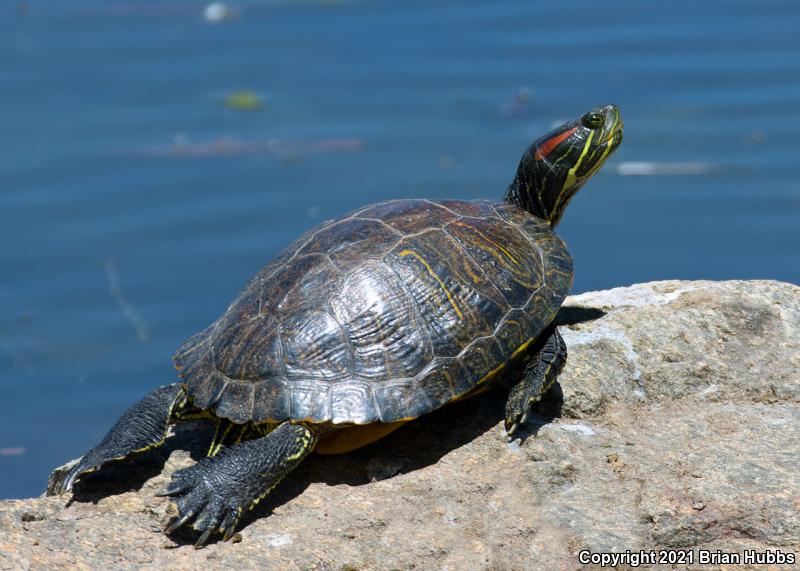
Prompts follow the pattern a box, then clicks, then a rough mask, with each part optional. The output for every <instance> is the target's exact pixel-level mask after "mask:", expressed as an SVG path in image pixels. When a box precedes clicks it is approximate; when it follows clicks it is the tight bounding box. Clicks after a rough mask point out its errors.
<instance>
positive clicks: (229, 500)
mask: <svg viewBox="0 0 800 571" xmlns="http://www.w3.org/2000/svg"><path fill="white" fill-rule="evenodd" d="M316 443H317V435H316V433H315V432H314V431H313V430H312V429H311V428H309V427H307V426H305V425H303V424H291V423H289V422H284V423H283V424H280V425H279V426H278V427H277V428H275V430H273V431H272V432H270V433H269V434H267V435H266V436H262V437H260V438H254V439H252V440H245V441H243V442H239V443H237V444H233V445H231V446H226V447H223V448H222V449H221V450H220V451H218V452H217V453H216V454H215V455H213V456H208V457H206V458H203V459H202V460H201V461H200V462H198V463H197V464H195V465H194V466H191V467H189V468H183V469H182V470H178V471H177V472H175V473H174V474H173V475H172V482H171V483H170V485H169V487H168V488H167V489H166V490H164V491H163V492H161V493H160V494H158V495H159V496H173V497H174V498H175V503H176V505H177V507H178V512H179V516H178V518H177V519H176V520H175V521H174V522H172V524H170V526H169V527H168V528H167V533H170V532H172V531H174V530H175V529H177V528H179V527H180V526H182V525H183V524H185V523H186V522H188V521H190V520H192V519H194V523H193V524H192V527H193V528H194V529H195V530H197V531H199V532H201V534H200V537H199V538H198V539H197V542H196V543H195V547H201V546H202V545H203V544H204V543H205V542H206V541H207V540H208V538H209V537H210V536H211V534H212V533H213V532H214V531H220V532H222V533H224V537H223V540H227V539H228V538H230V536H231V535H233V532H234V530H235V529H236V525H237V524H238V523H239V520H240V519H241V517H242V516H243V515H244V513H245V512H246V511H248V510H250V509H252V508H254V507H255V506H256V504H258V502H260V501H261V500H262V499H263V498H265V497H266V496H267V494H269V492H270V491H271V490H272V489H273V488H274V487H275V486H276V485H277V484H278V482H280V481H281V480H282V479H283V477H284V476H286V475H287V474H288V473H289V472H291V471H292V470H294V468H296V467H297V465H298V464H300V462H301V461H302V460H303V458H305V457H306V456H307V455H308V453H309V452H311V451H312V450H313V449H314V446H315V445H316Z"/></svg>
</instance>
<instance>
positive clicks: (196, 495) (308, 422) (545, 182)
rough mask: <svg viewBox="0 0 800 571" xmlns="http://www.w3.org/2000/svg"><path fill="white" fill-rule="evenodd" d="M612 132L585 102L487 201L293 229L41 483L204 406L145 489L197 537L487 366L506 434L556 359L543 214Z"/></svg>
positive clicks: (120, 454)
mask: <svg viewBox="0 0 800 571" xmlns="http://www.w3.org/2000/svg"><path fill="white" fill-rule="evenodd" d="M622 133H623V123H622V119H621V115H620V112H619V109H618V108H617V107H616V106H615V105H603V106H598V107H595V108H592V109H590V110H589V111H587V112H586V113H584V114H582V115H580V116H579V117H578V118H577V119H575V120H572V121H569V122H567V123H564V124H563V125H561V126H559V127H557V128H555V129H554V130H552V131H551V132H549V133H548V134H546V135H544V136H543V137H541V138H539V139H537V140H536V141H534V142H533V143H532V144H531V145H530V146H529V147H528V148H527V149H526V150H525V152H524V153H523V156H522V159H521V160H520V162H519V166H518V168H517V171H516V175H515V176H514V178H513V180H512V182H511V183H510V185H509V186H508V188H507V190H506V193H505V196H504V199H503V200H502V201H490V200H479V201H461V200H454V199H442V200H429V199H402V200H390V201H387V202H380V203H376V204H371V205H368V206H365V207H363V208H360V209H358V210H356V211H354V212H352V213H350V214H348V215H346V216H344V217H342V218H339V219H336V220H330V221H327V222H324V223H323V224H321V225H319V226H317V227H316V228H314V229H312V230H310V231H308V232H307V233H306V234H304V235H303V236H301V237H300V238H299V239H297V240H296V241H295V242H294V243H292V244H291V245H290V246H289V247H288V248H287V249H286V250H284V251H283V252H282V253H281V254H279V255H278V256H277V257H276V258H275V259H274V260H272V261H271V262H269V263H268V264H267V265H266V266H264V267H263V268H262V269H261V270H260V271H259V272H258V273H257V274H256V275H255V276H254V277H253V278H252V279H251V280H250V281H249V282H248V283H247V284H246V286H245V288H244V289H243V290H242V292H241V293H240V294H239V296H238V297H237V298H236V299H235V300H234V301H233V303H231V304H230V306H229V307H228V309H227V310H226V311H225V312H224V313H223V314H222V316H220V317H219V318H218V319H217V320H216V321H214V322H213V323H212V324H211V325H210V326H209V327H207V328H206V329H204V330H203V331H201V332H200V333H197V334H196V335H194V336H192V337H190V338H189V339H188V340H187V341H185V342H184V343H183V344H182V345H181V346H180V347H179V349H178V350H177V352H176V354H175V356H174V361H175V365H176V368H177V369H178V371H179V380H178V381H177V382H175V383H172V384H168V385H165V386H162V387H160V388H156V389H155V390H152V391H151V392H149V393H148V394H147V395H145V396H144V398H142V400H140V401H139V402H137V403H135V404H134V405H132V406H131V407H130V408H129V409H128V410H127V411H125V412H124V413H123V415H122V416H121V417H120V419H119V420H118V421H117V423H116V424H115V425H114V426H113V427H112V428H111V429H110V430H109V432H108V433H107V434H106V436H105V437H104V438H103V440H102V441H101V442H100V443H99V444H97V445H96V446H95V447H94V448H92V449H90V450H89V451H88V452H87V453H86V454H85V455H84V456H83V457H82V458H81V459H80V460H79V461H77V463H76V464H75V465H74V466H72V468H70V469H69V470H68V471H67V472H66V473H65V474H64V475H63V479H62V480H61V481H60V482H58V483H57V484H56V485H55V489H54V490H53V493H57V494H63V493H65V492H68V491H71V490H72V487H73V484H74V482H75V481H76V479H77V478H79V477H80V476H82V475H84V474H87V473H90V472H94V471H96V470H98V469H100V468H101V467H102V466H103V465H104V464H106V463H107V462H110V461H112V460H120V459H123V458H126V457H128V456H131V455H133V454H134V453H138V452H143V451H145V450H150V449H152V448H155V447H158V446H160V445H162V444H163V443H164V441H165V440H166V438H167V435H168V432H169V427H170V425H171V424H173V423H176V422H179V421H183V420H187V419H196V418H207V419H211V420H212V421H213V422H214V423H215V434H214V437H213V439H212V442H211V444H210V447H209V450H208V454H207V456H206V457H205V458H203V459H202V460H200V461H199V462H198V463H196V464H194V465H193V466H191V467H188V468H183V469H180V470H177V471H176V472H174V473H173V474H172V476H171V481H170V483H169V484H168V486H167V488H166V489H165V490H163V491H162V492H160V493H159V494H158V495H160V496H167V497H170V498H172V500H173V501H174V502H175V504H176V507H177V511H178V515H177V516H176V517H175V519H174V520H173V521H172V522H171V523H170V524H169V525H168V527H167V528H166V530H165V531H166V533H171V532H173V531H174V530H176V529H177V528H179V527H180V526H183V525H184V524H187V523H188V522H191V526H192V527H193V528H194V529H195V530H196V531H197V532H199V537H198V538H197V541H196V546H197V547H200V546H202V545H203V544H205V543H206V542H207V540H208V539H209V537H210V536H211V534H212V533H215V532H218V533H220V534H221V535H222V538H223V540H227V539H229V538H230V537H231V536H232V534H233V533H234V531H235V529H236V528H237V526H238V524H239V522H240V520H241V518H242V516H243V515H244V514H245V513H246V512H247V511H249V510H250V509H252V508H253V507H254V506H255V505H256V504H258V503H259V502H260V501H261V500H263V499H264V498H265V497H266V496H267V495H268V494H269V492H270V491H271V490H272V489H273V488H274V487H275V486H276V485H277V484H278V482H279V481H281V480H282V479H283V478H284V477H285V476H286V475H287V474H289V473H290V472H291V471H292V470H293V469H294V468H296V467H297V466H298V465H299V464H300V463H301V461H302V460H303V459H304V458H305V457H306V456H308V454H309V453H310V452H312V451H314V450H316V452H318V453H321V454H338V453H344V452H348V451H350V450H355V449H357V448H360V447H362V446H365V445H367V444H370V443H372V442H375V441H377V440H378V439H380V438H382V437H383V436H386V435H387V434H389V433H391V432H393V431H394V430H396V429H398V428H399V427H401V426H402V425H404V424H405V423H408V422H410V421H413V420H414V419H416V418H419V417H420V416H422V415H425V414H427V413H430V412H431V411H434V410H436V409H438V408H440V407H442V406H444V405H447V404H448V403H452V402H454V401H457V400H460V399H463V398H466V397H471V396H473V395H476V394H479V393H481V392H483V391H484V390H486V389H487V388H488V387H490V386H496V383H498V382H500V381H499V380H498V379H501V378H505V379H506V381H504V382H505V383H506V386H507V387H510V388H509V392H508V398H507V401H506V405H505V421H504V427H505V430H506V433H507V434H508V436H509V437H510V438H514V434H515V433H516V431H517V429H518V428H519V426H520V425H522V424H524V423H525V421H526V419H527V416H528V414H529V411H530V410H531V407H532V406H533V405H534V403H536V402H537V401H539V400H540V399H541V398H542V396H543V395H544V394H545V393H546V392H547V391H548V390H549V389H550V388H551V387H552V386H553V384H554V382H555V380H556V378H557V377H558V375H559V374H560V372H561V370H562V369H563V366H564V363H565V361H566V357H567V351H566V345H565V343H564V340H563V339H562V337H561V335H560V334H559V332H558V329H557V328H556V326H555V324H554V317H555V315H556V312H557V310H558V308H559V306H560V305H561V303H562V302H563V300H564V298H565V297H566V295H567V294H568V292H569V290H570V288H571V286H572V276H573V268H572V258H571V256H570V254H569V252H568V251H567V248H566V245H565V244H564V242H563V241H562V240H561V239H560V238H559V237H558V236H557V235H556V234H555V232H554V229H555V228H556V226H557V225H558V223H559V221H560V220H561V217H562V215H563V213H564V209H565V208H566V206H567V204H568V203H569V202H570V200H571V199H572V198H573V196H574V195H575V193H576V192H577V191H578V190H579V189H580V188H581V187H583V185H584V184H585V183H586V181H587V180H588V179H589V178H590V177H591V176H592V175H593V174H594V173H596V172H597V171H598V169H599V168H600V167H601V166H602V165H603V164H604V162H605V161H606V159H608V157H609V156H610V155H611V153H612V152H613V151H614V150H615V149H616V148H617V147H618V146H619V144H620V142H621V141H622ZM510 371H514V374H513V375H510V376H511V377H512V378H511V380H510V381H509V380H508V377H509V372H510ZM501 373H502V374H501Z"/></svg>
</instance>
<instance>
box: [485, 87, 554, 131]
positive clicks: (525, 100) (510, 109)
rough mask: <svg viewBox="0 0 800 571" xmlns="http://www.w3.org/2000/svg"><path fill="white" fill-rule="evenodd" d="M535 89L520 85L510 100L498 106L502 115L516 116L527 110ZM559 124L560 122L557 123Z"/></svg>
mask: <svg viewBox="0 0 800 571" xmlns="http://www.w3.org/2000/svg"><path fill="white" fill-rule="evenodd" d="M534 93H535V91H534V90H533V89H532V88H530V87H520V88H519V89H518V90H517V92H516V93H515V94H514V97H512V98H511V100H510V101H506V102H505V103H503V105H501V106H500V113H502V114H503V116H504V117H516V116H518V115H522V114H524V113H525V112H526V111H528V110H529V108H530V104H531V101H533V95H534ZM559 124H560V123H559Z"/></svg>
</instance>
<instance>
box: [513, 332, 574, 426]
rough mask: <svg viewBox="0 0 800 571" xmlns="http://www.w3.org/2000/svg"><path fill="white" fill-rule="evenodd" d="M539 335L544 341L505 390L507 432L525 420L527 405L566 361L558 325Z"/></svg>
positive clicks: (550, 383) (537, 398)
mask: <svg viewBox="0 0 800 571" xmlns="http://www.w3.org/2000/svg"><path fill="white" fill-rule="evenodd" d="M543 335H544V336H546V339H545V342H544V344H543V345H541V348H540V349H539V350H538V351H537V352H536V353H534V354H533V356H532V357H531V359H530V361H528V364H527V365H526V366H525V369H524V370H523V372H522V378H521V379H520V381H519V382H518V383H517V384H516V385H514V386H513V387H512V388H511V392H509V394H508V400H507V401H506V420H505V428H506V432H507V433H508V435H509V436H512V435H513V434H514V433H515V432H516V431H517V429H518V428H519V427H520V425H522V424H524V423H525V421H526V420H527V419H528V413H529V412H530V410H531V407H532V406H533V405H534V404H535V403H536V402H538V401H540V400H541V399H542V396H544V394H545V393H546V392H547V391H549V390H550V388H551V387H552V386H553V383H555V381H556V378H557V377H558V375H559V374H561V370H562V369H563V368H564V363H566V361H567V345H566V343H564V339H562V338H561V335H560V334H559V332H558V329H557V328H556V327H555V326H552V327H551V328H550V329H549V330H545V332H543Z"/></svg>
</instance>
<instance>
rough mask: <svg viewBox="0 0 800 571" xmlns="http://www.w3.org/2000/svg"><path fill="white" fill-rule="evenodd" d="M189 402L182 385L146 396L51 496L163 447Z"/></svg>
mask: <svg viewBox="0 0 800 571" xmlns="http://www.w3.org/2000/svg"><path fill="white" fill-rule="evenodd" d="M186 400H187V399H186V391H185V389H184V388H183V384H182V383H174V384H171V385H166V386H163V387H159V388H157V389H155V390H153V391H150V392H149V393H147V395H145V397H144V398H143V399H142V400H140V401H139V402H137V403H136V404H134V405H133V406H131V407H130V408H129V409H128V410H126V411H125V412H124V413H123V414H122V416H121V417H120V418H119V420H118V421H117V423H116V424H115V425H114V426H112V427H111V430H109V431H108V433H107V434H106V435H105V437H104V438H103V440H101V441H100V443H99V444H98V445H97V446H95V447H94V448H92V449H91V450H89V451H88V452H87V453H86V454H84V456H83V458H81V459H80V460H79V461H78V462H77V463H76V464H75V465H74V466H73V467H72V468H70V470H69V471H68V472H67V473H66V474H65V475H64V477H63V479H62V480H61V481H60V482H57V483H55V485H53V486H52V488H51V489H50V490H48V493H49V494H50V495H56V494H63V493H64V492H68V491H70V490H71V489H72V484H73V483H74V482H75V480H76V479H77V478H79V477H80V476H82V475H83V474H88V473H90V472H94V471H96V470H97V469H98V468H100V467H101V466H102V465H103V464H105V463H106V462H110V461H111V460H121V459H123V458H126V457H128V456H130V455H131V454H134V453H136V452H144V451H145V450H150V449H151V448H157V447H158V446H161V445H162V444H163V443H164V440H166V438H167V430H168V429H169V425H170V424H171V423H172V421H174V419H175V416H176V412H177V411H178V410H180V409H181V408H182V407H184V406H185V405H186Z"/></svg>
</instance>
